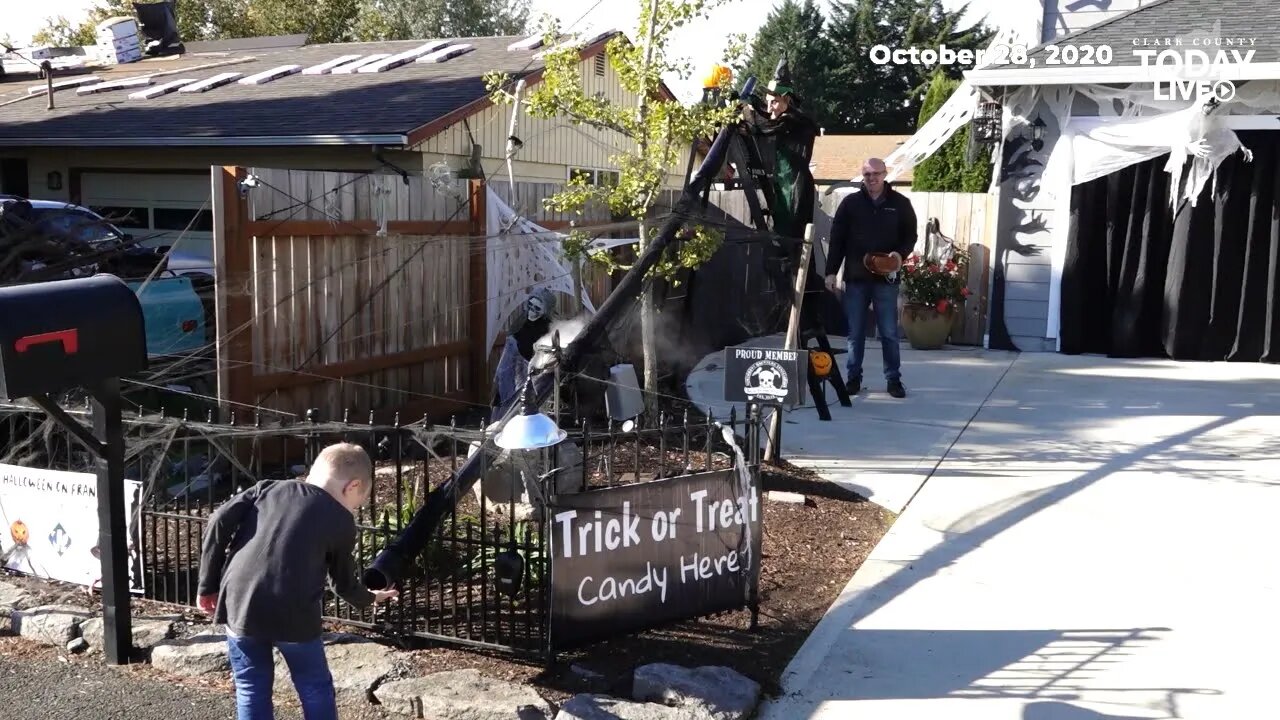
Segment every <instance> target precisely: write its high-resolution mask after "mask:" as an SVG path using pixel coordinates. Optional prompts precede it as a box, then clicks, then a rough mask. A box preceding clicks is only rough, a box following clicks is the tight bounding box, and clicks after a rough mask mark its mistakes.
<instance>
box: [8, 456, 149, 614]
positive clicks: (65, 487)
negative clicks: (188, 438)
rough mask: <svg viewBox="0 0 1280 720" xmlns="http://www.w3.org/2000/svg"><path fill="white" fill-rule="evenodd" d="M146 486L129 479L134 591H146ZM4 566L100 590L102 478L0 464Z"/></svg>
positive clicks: (131, 586) (127, 500) (127, 507)
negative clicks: (143, 541)
mask: <svg viewBox="0 0 1280 720" xmlns="http://www.w3.org/2000/svg"><path fill="white" fill-rule="evenodd" d="M141 489H142V484H141V483H139V482H137V481H136V480H126V481H125V490H126V493H125V525H126V527H127V528H128V532H129V556H128V562H129V589H130V591H131V592H134V593H140V592H142V589H143V587H142V550H141V543H140V542H139V540H140V538H141V531H140V527H141V517H140V514H139V512H138V511H139V509H140V508H139V503H138V498H139V494H140V492H141ZM0 523H2V525H0V564H2V565H3V567H4V568H5V569H6V570H12V571H14V572H19V573H25V574H27V575H34V576H36V577H42V578H47V579H49V580H61V581H63V582H69V583H77V584H79V585H89V586H98V585H100V584H101V582H102V564H101V560H100V559H99V555H98V478H97V476H96V475H93V474H92V473H73V472H62V471H59V470H43V469H40V468H27V467H19V466H17V465H0Z"/></svg>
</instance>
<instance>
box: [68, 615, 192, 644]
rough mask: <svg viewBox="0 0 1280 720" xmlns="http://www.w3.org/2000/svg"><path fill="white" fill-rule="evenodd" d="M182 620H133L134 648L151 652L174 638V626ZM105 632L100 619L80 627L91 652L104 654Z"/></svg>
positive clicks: (91, 620) (177, 616)
mask: <svg viewBox="0 0 1280 720" xmlns="http://www.w3.org/2000/svg"><path fill="white" fill-rule="evenodd" d="M181 619H182V616H181V615H174V616H172V617H162V618H140V617H136V618H133V622H132V627H131V628H130V631H131V633H132V635H133V646H134V647H136V648H138V649H139V650H143V651H149V650H151V649H152V648H154V647H155V646H156V645H159V644H160V643H162V642H164V641H165V640H168V639H169V638H171V637H173V624H174V623H175V622H177V621H178V620H181ZM105 631H106V624H105V623H104V622H103V621H102V618H100V617H95V618H91V619H89V620H86V621H84V623H83V624H82V625H81V626H80V635H81V636H83V637H84V639H85V640H86V641H88V643H89V652H91V653H100V652H102V648H103V644H104V642H105V640H104V638H103V635H104V633H105Z"/></svg>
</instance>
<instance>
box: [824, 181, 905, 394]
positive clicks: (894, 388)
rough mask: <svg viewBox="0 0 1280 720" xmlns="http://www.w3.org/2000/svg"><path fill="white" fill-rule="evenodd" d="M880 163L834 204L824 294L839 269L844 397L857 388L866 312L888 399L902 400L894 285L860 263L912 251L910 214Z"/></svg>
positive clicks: (836, 287)
mask: <svg viewBox="0 0 1280 720" xmlns="http://www.w3.org/2000/svg"><path fill="white" fill-rule="evenodd" d="M887 174H888V170H887V168H886V167H885V164H884V160H881V159H880V158H868V159H867V161H866V162H865V163H863V164H862V190H861V191H859V192H855V193H852V194H850V195H848V196H847V197H845V199H844V200H842V201H841V202H840V207H839V208H838V209H836V216H835V218H834V219H833V220H832V222H831V238H830V242H829V245H830V250H829V251H828V253H827V290H829V291H830V292H833V293H835V292H839V289H840V280H841V276H840V275H838V274H837V273H839V272H840V264H841V263H843V264H844V274H843V280H844V314H845V319H846V320H848V323H849V356H848V359H847V361H846V370H847V375H846V377H847V378H848V380H847V381H846V387H847V389H848V391H849V394H850V395H855V394H857V393H858V391H859V390H861V389H862V358H863V355H864V353H865V348H866V340H867V309H868V308H871V309H873V310H874V312H875V318H876V327H877V329H878V331H879V334H880V352H881V354H882V356H883V358H884V378H885V380H886V381H887V383H888V391H889V394H890V395H892V396H893V397H895V398H904V397H906V396H907V391H906V388H904V387H903V386H902V352H901V348H900V347H899V346H898V342H899V340H898V338H899V333H898V284H897V282H896V278H893V279H890V278H887V277H885V276H882V275H876V274H874V273H872V272H871V271H870V270H867V268H866V267H865V266H864V265H863V263H862V258H863V256H864V255H866V254H867V253H873V252H882V253H890V254H893V255H897V256H898V259H899V260H902V259H903V258H906V257H907V256H909V255H910V254H911V251H912V250H914V249H915V246H916V213H915V209H914V208H912V207H911V201H910V200H908V199H907V197H906V196H905V195H903V194H902V193H900V192H898V191H896V190H894V189H893V188H891V187H889V184H888V183H887V182H885V176H886V175H887Z"/></svg>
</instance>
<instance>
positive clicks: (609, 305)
mask: <svg viewBox="0 0 1280 720" xmlns="http://www.w3.org/2000/svg"><path fill="white" fill-rule="evenodd" d="M755 84H756V79H755V78H754V77H749V78H747V81H746V83H744V85H743V88H742V91H741V93H739V97H740V98H742V97H750V95H751V93H752V91H753V90H754V89H755ZM735 101H736V99H735ZM737 132H738V124H737V122H736V121H735V122H733V123H731V124H729V125H727V126H725V127H724V128H721V130H720V134H719V135H717V136H716V139H715V142H713V143H712V144H711V149H710V150H708V151H707V157H706V159H705V160H704V161H703V163H702V165H701V167H699V168H698V172H697V173H695V174H694V176H693V177H692V178H690V179H689V180H688V182H686V183H685V186H684V191H683V192H682V193H681V195H680V200H679V201H678V202H677V203H676V207H675V208H674V210H673V211H672V212H671V216H670V217H669V218H667V221H666V222H665V223H663V225H662V230H661V232H659V233H658V236H657V237H656V238H654V241H653V242H652V243H650V244H649V245H648V247H646V248H645V251H644V254H643V255H641V256H640V257H639V258H638V259H637V260H636V263H635V265H633V266H632V267H631V269H630V270H628V271H627V273H626V275H624V276H623V277H622V279H621V280H620V281H619V282H618V286H617V287H616V288H614V290H613V292H611V293H609V297H608V298H607V299H606V300H605V301H604V304H603V305H601V306H600V310H599V311H598V312H596V314H595V315H594V316H593V317H592V318H591V319H590V320H589V321H588V322H587V324H586V326H585V327H583V329H582V332H581V333H579V334H578V336H577V337H576V338H574V339H573V341H572V342H570V343H569V346H568V347H567V348H565V350H564V354H563V355H562V356H561V358H560V361H559V364H560V367H561V370H562V371H563V372H568V373H572V372H573V371H574V370H575V369H576V368H577V367H578V365H579V363H580V362H581V361H582V359H583V357H585V355H586V354H587V352H588V351H589V350H590V349H591V348H593V347H594V346H595V344H596V340H597V339H598V338H599V337H600V336H601V335H603V334H604V332H605V330H606V329H607V328H608V327H609V324H610V323H611V322H612V321H613V318H614V316H615V315H617V314H619V312H620V311H621V310H622V309H623V308H624V307H626V306H627V305H628V304H629V303H630V302H631V300H632V299H633V298H635V297H636V296H637V295H638V294H639V292H640V287H641V284H642V283H643V282H644V276H645V275H646V274H648V272H649V270H650V269H651V268H653V266H654V265H656V264H657V263H658V260H660V259H661V258H662V253H663V252H664V251H665V250H666V249H667V246H668V245H670V244H671V241H672V240H674V239H675V237H676V234H677V233H679V232H680V229H681V228H682V227H683V226H684V222H685V219H686V218H687V217H692V216H693V215H694V214H695V210H696V208H697V207H698V206H700V204H701V199H700V195H701V194H702V191H703V189H705V188H707V187H709V186H710V184H711V182H712V181H713V180H714V179H715V176H716V175H717V174H718V173H719V172H720V169H721V168H722V167H723V166H724V161H725V157H726V155H727V153H728V150H729V143H730V142H731V140H732V138H733V136H734V134H736V133H737ZM530 373H531V374H532V373H537V374H536V376H535V377H534V389H535V393H536V394H535V399H534V406H535V407H539V406H541V405H542V404H543V403H544V402H546V399H547V397H549V396H550V394H551V391H552V388H553V385H554V373H552V372H542V371H537V370H532V369H531V370H530ZM521 410H522V403H515V404H513V405H512V407H511V408H510V409H509V410H507V414H506V415H505V416H503V418H502V423H501V425H500V427H501V426H505V425H506V423H507V421H508V420H510V419H511V418H512V417H514V416H515V415H516V414H518V413H520V412H521ZM491 446H492V440H486V441H485V444H484V447H482V448H481V449H480V450H479V451H477V452H476V453H475V454H474V455H472V456H471V457H469V458H467V461H466V462H465V463H463V465H462V466H461V467H459V468H458V469H457V470H456V471H455V472H454V474H453V476H452V477H450V478H449V479H448V480H446V481H444V482H443V483H441V484H440V485H439V486H438V487H437V488H436V489H435V490H432V491H431V492H430V493H429V494H428V495H427V499H426V501H425V502H424V503H423V505H422V509H420V510H418V512H417V513H415V514H414V516H413V519H412V520H411V521H410V522H409V524H408V525H406V526H405V528H404V529H403V530H402V531H401V532H400V535H399V537H397V538H395V539H394V540H392V541H391V543H390V544H388V545H387V547H386V548H385V549H384V550H383V551H382V552H381V553H379V554H378V557H377V558H375V559H374V561H373V564H371V565H370V566H369V568H368V569H367V570H365V571H364V584H365V585H366V586H367V587H369V588H371V589H373V590H382V589H385V588H389V587H391V586H393V585H395V584H396V583H398V582H399V581H400V579H401V578H402V577H403V575H404V569H405V564H406V563H407V562H408V561H409V559H410V558H412V557H414V556H416V555H418V554H419V553H421V552H422V550H423V548H425V547H426V545H427V541H428V540H429V539H430V537H431V534H432V532H434V530H435V529H436V527H437V526H438V525H439V523H440V519H441V518H443V517H444V516H445V515H446V514H448V512H449V510H450V509H451V508H453V507H454V506H455V505H457V503H458V499H459V498H461V497H462V496H463V495H464V494H466V493H467V492H468V491H469V490H470V489H471V486H472V485H474V484H475V483H476V481H477V480H479V479H480V478H479V475H480V469H481V455H482V454H483V453H485V452H488V451H490V449H491Z"/></svg>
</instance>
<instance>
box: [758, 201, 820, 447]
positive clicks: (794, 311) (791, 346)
mask: <svg viewBox="0 0 1280 720" xmlns="http://www.w3.org/2000/svg"><path fill="white" fill-rule="evenodd" d="M812 252H813V223H809V224H808V225H805V226H804V245H802V246H801V247H800V267H798V268H796V288H795V292H794V293H793V294H792V296H791V317H790V318H789V319H788V320H787V337H786V340H785V341H783V345H782V348H783V349H784V350H795V349H796V348H798V347H799V345H800V309H801V307H802V306H803V305H804V289H805V283H807V282H808V281H809V255H810V253H812ZM805 362H807V360H806V361H805ZM766 442H767V444H766V445H765V449H764V459H765V460H767V461H773V460H776V459H777V458H778V457H780V456H781V455H782V409H781V408H777V409H775V410H774V411H773V417H772V418H770V419H769V432H768V434H767V440H766Z"/></svg>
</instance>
